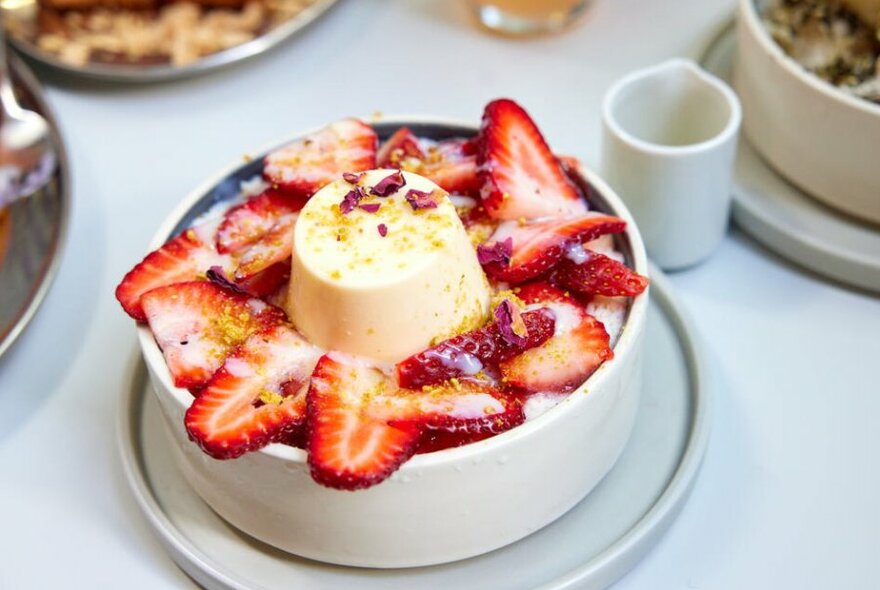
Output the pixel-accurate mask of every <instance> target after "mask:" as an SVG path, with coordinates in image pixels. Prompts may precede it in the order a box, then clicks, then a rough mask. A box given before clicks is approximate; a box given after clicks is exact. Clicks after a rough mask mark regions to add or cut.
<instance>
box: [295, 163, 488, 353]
mask: <svg viewBox="0 0 880 590" xmlns="http://www.w3.org/2000/svg"><path fill="white" fill-rule="evenodd" d="M377 193H378V194H377ZM489 300H490V290H489V285H488V282H487V280H486V276H485V274H484V273H483V270H482V268H481V267H480V263H479V261H478V260H477V255H476V252H475V250H474V247H473V246H472V245H471V242H470V240H469V238H468V235H467V232H466V231H465V228H464V226H463V225H462V222H461V220H460V219H459V216H458V214H457V213H456V209H455V207H454V205H453V204H452V202H451V201H450V199H449V196H448V194H447V192H446V191H444V190H443V189H441V188H440V187H439V186H437V185H436V184H434V183H433V182H431V181H430V180H428V179H427V178H424V177H422V176H419V175H417V174H413V173H409V172H398V171H396V170H370V171H367V172H363V173H361V174H357V175H349V176H348V180H346V179H339V180H336V181H334V182H331V183H330V184H328V185H327V186H325V187H324V188H322V189H321V190H319V191H318V192H317V193H315V194H314V196H312V197H311V198H310V199H309V201H308V202H307V203H306V205H305V207H304V208H303V209H302V211H301V212H300V215H299V219H298V220H297V224H296V229H295V233H294V247H293V256H292V262H291V280H290V287H289V293H288V298H287V306H286V308H287V313H288V316H289V317H290V318H291V320H292V322H293V324H294V325H295V326H296V328H297V329H298V330H299V331H300V332H301V333H302V334H303V335H304V336H305V337H306V338H307V339H308V340H309V341H310V342H312V343H314V344H317V345H318V346H321V347H323V348H326V349H329V350H340V351H345V352H348V353H352V354H357V355H363V356H368V357H371V358H374V359H378V360H382V361H391V362H395V361H399V360H401V359H403V358H405V357H407V356H409V355H411V354H414V353H416V352H418V351H420V350H423V349H425V348H426V347H428V346H430V345H431V344H432V343H433V342H435V341H437V340H438V339H442V338H446V337H449V336H452V335H455V334H459V333H462V332H465V331H468V330H471V329H473V328H476V327H478V326H480V325H481V324H482V323H483V322H484V321H485V319H486V317H487V314H488V311H489Z"/></svg>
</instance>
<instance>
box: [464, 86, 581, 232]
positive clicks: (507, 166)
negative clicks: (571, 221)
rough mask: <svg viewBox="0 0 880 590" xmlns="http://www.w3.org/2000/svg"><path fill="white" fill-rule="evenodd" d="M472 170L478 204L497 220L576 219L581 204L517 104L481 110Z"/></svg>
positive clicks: (497, 104) (503, 101)
mask: <svg viewBox="0 0 880 590" xmlns="http://www.w3.org/2000/svg"><path fill="white" fill-rule="evenodd" d="M480 138H481V141H480V145H479V151H478V154H477V171H478V173H479V177H480V180H481V185H482V187H481V195H482V197H483V204H484V205H485V206H486V210H487V211H489V214H490V215H492V216H493V217H495V218H497V219H520V218H526V219H534V218H537V217H560V216H570V215H580V214H582V213H584V212H586V210H587V208H586V204H585V203H584V200H583V198H582V197H581V194H580V192H579V191H578V189H577V187H576V186H575V185H574V183H572V182H571V180H570V179H569V178H568V176H567V175H566V174H565V172H564V171H563V169H562V167H561V166H560V164H559V161H558V160H557V159H556V156H554V155H553V152H551V151H550V148H549V147H548V146H547V143H546V142H545V141H544V138H543V136H542V135H541V132H540V131H539V130H538V127H537V126H536V125H535V123H534V121H532V119H531V118H530V117H529V115H528V113H526V112H525V110H523V108H522V107H520V106H519V105H518V104H516V103H515V102H513V101H512V100H508V99H504V98H502V99H499V100H495V101H492V102H490V103H489V104H488V105H486V109H485V111H483V122H482V128H481V131H480Z"/></svg>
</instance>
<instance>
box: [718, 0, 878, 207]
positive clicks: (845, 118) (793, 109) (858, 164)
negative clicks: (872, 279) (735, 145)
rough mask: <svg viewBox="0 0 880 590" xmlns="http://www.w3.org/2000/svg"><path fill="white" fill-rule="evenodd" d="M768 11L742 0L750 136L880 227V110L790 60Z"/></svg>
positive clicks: (742, 81) (827, 197) (802, 178)
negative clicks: (763, 13)
mask: <svg viewBox="0 0 880 590" xmlns="http://www.w3.org/2000/svg"><path fill="white" fill-rule="evenodd" d="M766 4H767V2H766V0H739V11H738V19H739V26H738V27H737V55H736V63H735V67H734V86H735V87H736V90H737V92H738V93H739V97H740V101H741V102H742V106H743V131H744V133H745V134H746V136H747V137H748V138H749V140H750V141H751V143H752V145H753V146H754V147H755V149H756V150H757V151H758V152H759V153H760V154H761V155H762V156H763V157H764V158H765V159H766V160H767V161H768V162H769V163H770V165H771V166H773V167H774V168H775V169H776V170H777V171H778V172H780V173H781V174H782V175H783V176H785V177H786V178H787V179H788V180H789V181H790V182H792V183H793V184H796V185H797V186H798V187H800V188H801V189H802V190H804V191H806V192H807V193H809V194H811V195H813V196H814V197H816V198H817V199H819V200H821V201H823V202H825V203H826V204H828V205H831V206H832V207H835V208H837V209H840V210H841V211H844V212H846V213H849V214H851V215H853V216H856V217H859V218H861V219H865V220H868V221H872V222H875V223H880V165H878V147H880V105H875V104H872V103H870V102H868V101H866V100H863V99H860V98H856V97H853V96H849V95H847V94H846V93H844V92H842V91H840V90H838V89H837V88H835V87H834V86H832V85H831V84H828V83H826V82H825V81H823V80H822V79H820V78H819V77H817V76H815V75H813V74H812V73H810V72H808V71H807V70H805V69H804V68H803V67H802V66H800V65H799V64H798V63H797V62H795V61H794V60H793V59H791V58H790V57H788V56H787V55H786V54H785V52H784V51H783V50H782V48H781V47H779V45H778V44H777V43H776V42H775V41H774V40H773V39H772V37H770V34H769V33H768V32H767V30H766V29H765V28H764V26H763V24H762V23H761V17H760V15H759V13H758V10H761V9H762V8H763V6H765V5H766ZM756 7H757V8H756Z"/></svg>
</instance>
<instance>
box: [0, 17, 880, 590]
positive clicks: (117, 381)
mask: <svg viewBox="0 0 880 590" xmlns="http://www.w3.org/2000/svg"><path fill="white" fill-rule="evenodd" d="M732 4H733V2H732V1H731V0H692V1H687V0H668V1H665V2H654V1H650V0H596V3H595V5H594V7H593V9H592V12H591V13H590V15H589V18H588V19H587V20H586V22H584V23H582V24H581V25H580V26H579V27H577V28H576V29H574V30H572V31H570V32H568V33H566V34H563V35H560V36H556V37H550V38H543V39H537V40H524V41H512V40H506V39H502V38H498V37H494V36H491V35H488V34H485V33H483V32H481V31H480V30H478V29H477V28H476V27H475V26H473V24H472V23H471V22H470V21H469V19H468V17H467V14H466V13H465V11H464V10H463V8H462V5H461V4H460V3H459V2H456V1H452V2H442V1H440V0H421V1H404V0H397V1H381V0H357V1H355V0H347V1H343V2H341V3H340V5H339V6H338V7H336V8H335V9H334V10H332V11H331V13H330V14H328V15H327V16H326V17H325V18H324V19H322V20H321V21H320V22H319V23H318V24H317V25H316V26H314V27H313V28H311V29H310V30H308V31H306V32H305V33H304V34H303V35H301V36H300V37H298V38H297V39H295V40H293V41H292V42H290V43H288V44H286V45H285V46H283V47H282V48H281V49H280V50H278V51H275V52H273V53H271V54H270V55H266V56H263V57H262V58H260V59H258V60H256V61H253V62H251V63H248V64H247V65H244V66H241V67H235V68H233V69H230V70H228V71H225V72H222V73H219V74H214V75H210V76H206V77H202V78H198V79H194V80H189V81H184V82H177V83H170V84H163V85H154V86H143V87H140V86H116V85H109V84H99V83H92V82H84V81H80V80H73V79H69V78H61V77H56V76H50V75H47V73H46V72H42V71H41V72H40V75H41V77H42V78H43V80H44V81H45V82H46V87H47V93H48V98H49V102H50V103H51V106H52V107H53V108H54V109H55V112H56V114H57V116H58V118H59V119H60V121H61V126H62V130H63V133H64V136H65V139H66V142H67V147H68V149H69V151H70V155H71V161H72V168H73V185H74V191H73V197H74V206H73V216H72V220H71V221H72V223H71V227H70V232H69V237H68V243H67V247H66V250H65V252H64V258H63V264H62V267H61V270H60V273H59V275H58V278H57V281H56V283H55V284H54V286H53V288H52V290H51V292H50V293H49V296H48V298H47V300H46V301H45V303H44V305H43V307H42V309H41V310H40V313H39V314H38V315H37V317H36V318H35V320H34V321H33V323H32V325H31V326H30V328H29V329H28V330H27V331H26V333H25V334H24V335H23V337H22V338H21V339H20V340H19V342H18V343H17V344H16V345H15V346H14V347H13V348H12V349H11V350H10V351H9V352H8V353H7V354H6V355H5V356H4V357H3V358H2V359H0V531H2V532H0V588H4V589H6V588H10V589H17V588H50V587H58V588H68V587H74V588H111V587H114V588H115V587H125V588H128V589H132V590H133V589H137V588H149V589H158V588H190V587H193V583H192V582H191V581H190V580H189V579H188V578H186V577H185V576H184V575H183V574H182V573H181V572H180V571H179V570H178V569H177V568H176V567H175V565H174V563H173V562H172V561H171V559H170V558H169V557H168V556H167V555H166V554H165V553H164V551H163V549H162V548H161V546H160V545H159V543H158V542H157V540H156V539H155V538H154V537H153V535H152V533H151V531H150V530H149V529H148V527H147V525H146V522H145V520H144V519H143V518H142V517H141V514H140V513H139V511H138V508H137V507H136V505H135V503H134V500H133V498H132V496H131V494H130V493H129V489H128V486H127V484H126V482H125V480H124V478H123V476H122V472H121V467H120V461H119V458H118V454H117V449H116V432H115V414H116V409H117V398H118V396H119V394H120V392H121V391H122V390H123V389H124V388H125V387H126V382H125V380H126V376H127V375H128V371H129V368H130V366H131V363H132V362H133V360H134V359H135V358H136V357H135V355H136V354H137V353H136V348H135V333H134V325H133V322H132V321H131V320H130V319H128V318H127V317H126V316H125V315H124V314H123V312H122V311H121V309H120V307H119V305H118V304H117V302H116V301H115V299H114V298H113V289H114V287H115V286H116V284H117V283H118V281H119V280H120V278H121V277H122V275H123V274H124V273H125V271H127V270H128V269H129V268H130V267H131V266H132V265H133V264H134V263H135V262H137V261H138V260H140V258H141V257H142V256H143V254H144V253H145V248H146V245H147V243H148V241H149V240H150V238H151V236H152V234H153V232H154V230H155V229H156V227H157V226H158V224H159V223H160V221H161V220H162V219H163V218H164V217H165V216H166V214H167V213H168V212H169V211H170V209H171V208H172V206H173V205H174V204H175V203H176V202H177V201H178V200H179V199H180V198H181V197H182V196H183V195H184V194H186V193H187V192H188V191H190V190H191V189H192V188H193V187H194V186H195V185H197V184H198V183H200V182H201V181H202V180H203V179H204V178H206V177H207V176H208V175H211V174H213V173H214V172H215V171H216V170H217V169H219V168H220V167H221V166H224V165H225V164H226V163H227V162H229V161H231V160H233V159H236V158H240V157H241V156H242V154H243V153H244V152H246V151H248V150H249V149H252V148H255V147H257V146H260V145H263V144H265V143H267V142H269V141H272V140H274V139H277V138H280V137H282V136H284V135H287V134H290V133H292V132H294V131H297V130H300V129H304V128H308V127H312V126H315V125H319V124H323V123H325V122H327V121H330V120H333V119H335V118H339V117H341V116H345V115H350V114H355V115H369V114H370V113H373V112H374V111H382V112H384V113H386V114H392V113H424V114H438V115H445V116H451V117H459V118H463V119H467V120H470V121H477V120H478V118H479V116H480V113H481V110H482V106H483V105H484V104H485V103H486V102H487V101H488V100H490V99H492V98H494V97H498V96H511V97H514V98H516V99H517V100H519V101H520V102H522V104H524V105H525V106H526V107H527V108H528V109H529V110H530V111H531V113H532V114H533V116H534V117H535V119H536V120H537V121H538V122H539V124H540V125H541V127H542V129H543V131H544V132H545V135H546V136H547V138H548V139H549V141H550V143H551V144H552V145H553V146H554V147H555V148H556V149H557V150H558V151H561V152H568V153H572V154H575V155H578V156H580V157H582V158H583V159H584V160H585V161H586V162H587V163H595V162H596V160H597V154H598V145H599V129H600V127H599V122H600V116H599V104H600V97H601V96H602V93H603V91H604V90H605V89H606V88H607V87H608V85H609V84H610V83H611V82H612V81H613V80H614V79H615V78H617V77H619V76H620V75H622V74H623V73H624V72H627V71H629V70H632V69H634V68H637V67H641V66H645V65H649V64H651V63H653V62H658V61H660V60H662V59H664V58H667V57H670V56H675V55H692V56H696V55H697V54H698V53H699V51H700V48H701V47H702V46H703V44H704V43H705V41H706V40H707V37H708V36H709V35H710V33H711V31H712V30H713V29H714V28H715V27H717V26H718V25H719V24H720V23H721V22H723V21H724V20H725V18H726V17H727V16H728V15H729V14H730V12H731V10H732ZM672 281H673V283H674V285H675V287H676V288H677V290H678V293H679V295H680V296H681V298H682V300H683V301H684V303H685V304H686V306H687V308H688V310H689V312H690V314H691V316H692V317H693V319H694V321H695V324H696V326H697V328H698V330H699V332H700V334H701V336H702V338H703V341H704V342H705V346H706V348H707V351H708V354H707V357H708V359H709V365H710V366H709V369H710V377H711V379H710V387H711V390H712V393H713V395H714V396H715V400H716V404H715V414H714V430H713V434H712V440H711V444H710V447H709V450H708V453H707V455H706V459H705V463H704V467H703V470H702V473H701V475H700V478H699V480H698V482H697V484H696V487H695V489H694V492H693V495H692V497H691V500H690V502H689V503H688V505H687V506H686V507H685V509H684V511H683V512H682V514H681V516H680V518H679V519H678V521H677V522H676V523H675V524H674V525H673V527H672V529H671V530H670V531H669V533H668V534H667V535H666V537H665V538H664V539H663V540H662V541H661V542H660V544H659V545H658V546H657V547H656V549H655V550H654V551H653V552H652V553H650V554H649V556H648V557H647V558H646V559H645V560H644V561H643V562H642V563H641V564H640V565H639V566H637V567H636V569H635V570H633V571H632V572H631V573H630V574H629V575H627V576H626V577H625V578H624V579H623V580H622V581H621V582H619V583H618V584H617V586H616V587H615V588H618V589H621V590H630V589H645V588H647V589H655V588H711V589H719V588H720V589H725V588H730V589H741V588H798V589H809V588H848V589H861V588H865V589H868V588H874V589H876V588H880V570H878V558H880V458H878V451H880V427H878V416H880V387H878V379H877V374H878V370H877V366H878V363H880V299H878V298H876V297H874V296H871V295H868V294H865V293H860V292H855V291H853V290H849V289H846V288H843V287H841V286H838V285H835V284H830V283H828V282H826V281H824V280H822V279H820V278H817V277H816V276H813V275H811V274H809V273H807V272H805V271H802V270H799V269H797V268H794V267H792V266H790V265H788V264H787V263H785V262H784V261H782V260H780V259H779V258H777V257H776V256H774V255H772V254H770V253H769V252H767V251H766V250H764V249H763V248H761V247H760V246H758V245H756V244H755V243H754V242H753V241H752V240H751V239H749V238H747V237H745V236H743V235H742V234H741V233H739V232H738V231H736V230H734V231H732V232H731V234H730V235H729V236H728V237H727V238H726V239H725V240H724V242H723V244H722V246H721V248H720V249H719V250H718V252H717V254H716V255H715V256H714V257H713V258H712V259H710V260H709V261H708V262H706V263H705V264H703V265H702V266H699V267H698V268H695V269H692V270H689V271H687V272H682V273H679V274H676V275H673V277H672ZM490 579H491V578H490ZM490 586H491V584H490V585H489V586H487V587H490Z"/></svg>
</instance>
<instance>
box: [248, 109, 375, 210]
mask: <svg viewBox="0 0 880 590" xmlns="http://www.w3.org/2000/svg"><path fill="white" fill-rule="evenodd" d="M376 143H377V139H376V133H375V132H374V131H373V129H372V127H370V126H369V125H367V124H366V123H364V122H363V121H360V120H358V119H343V120H341V121H337V122H335V123H331V124H330V125H328V126H327V127H324V128H323V129H321V130H319V131H316V132H315V133H312V134H311V135H308V136H306V137H303V138H301V139H298V140H296V141H294V142H292V143H290V144H288V145H286V146H284V147H282V148H279V149H277V150H275V151H274V152H271V153H270V154H269V155H267V156H266V160H265V162H264V164H263V177H264V178H265V179H266V180H267V181H268V182H270V183H272V184H273V185H275V186H277V187H280V188H281V189H283V190H285V191H287V192H292V193H295V194H297V195H302V196H305V197H310V196H312V195H313V194H315V192H316V191H317V190H318V189H320V188H321V187H323V186H324V185H325V184H327V183H329V182H331V181H333V180H336V179H337V178H341V177H342V174H343V173H344V172H361V171H363V170H370V169H372V168H375V167H376Z"/></svg>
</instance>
